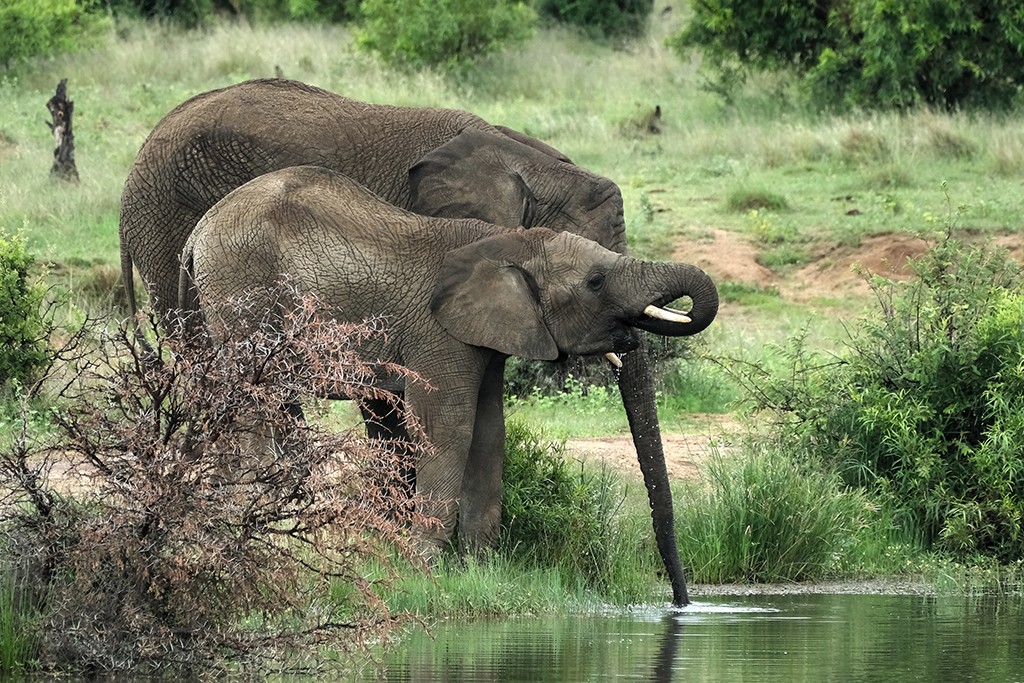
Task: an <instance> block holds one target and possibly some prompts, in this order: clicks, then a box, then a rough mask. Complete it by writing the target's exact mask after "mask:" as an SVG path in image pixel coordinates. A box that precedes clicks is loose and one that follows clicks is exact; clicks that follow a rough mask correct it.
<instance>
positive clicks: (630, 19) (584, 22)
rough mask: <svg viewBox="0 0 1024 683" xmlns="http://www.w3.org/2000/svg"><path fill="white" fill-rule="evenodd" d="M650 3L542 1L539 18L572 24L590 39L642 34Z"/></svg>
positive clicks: (642, 0) (629, 0)
mask: <svg viewBox="0 0 1024 683" xmlns="http://www.w3.org/2000/svg"><path fill="white" fill-rule="evenodd" d="M652 9H654V2H653V0H542V2H541V3H540V11H541V13H542V14H544V15H547V16H549V17H552V18H554V19H556V20H558V21H561V22H564V23H567V24H572V25H573V26H577V27H579V28H581V29H583V30H584V31H585V32H587V33H588V34H590V35H591V36H594V37H607V38H619V37H634V36H639V35H641V34H643V32H644V30H645V29H646V27H647V18H648V17H649V16H650V15H651V10H652Z"/></svg>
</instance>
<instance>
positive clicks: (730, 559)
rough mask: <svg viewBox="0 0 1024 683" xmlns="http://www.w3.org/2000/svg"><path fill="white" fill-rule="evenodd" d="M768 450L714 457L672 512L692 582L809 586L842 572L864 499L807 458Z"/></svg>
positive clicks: (863, 520) (863, 515)
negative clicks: (704, 477) (702, 477)
mask: <svg viewBox="0 0 1024 683" xmlns="http://www.w3.org/2000/svg"><path fill="white" fill-rule="evenodd" d="M794 455H795V454H792V453H787V452H784V451H783V450H781V449H777V448H772V447H755V448H752V449H750V450H749V451H748V452H746V453H744V454H742V455H735V456H729V457H715V458H712V459H711V460H710V461H709V462H708V465H707V466H706V468H705V469H704V472H705V474H706V475H707V483H706V484H705V482H703V481H701V482H691V483H690V484H689V488H688V490H687V491H686V493H685V495H684V496H682V497H681V498H682V500H685V501H686V504H685V505H683V506H680V508H679V510H678V511H677V514H676V537H677V539H678V543H679V554H680V556H681V557H684V558H686V562H687V564H688V565H689V567H688V571H689V572H690V578H691V580H693V581H698V582H702V583H703V582H708V583H725V582H734V581H755V582H759V581H775V582H779V581H783V582H788V581H809V580H815V579H822V578H826V577H828V576H829V575H831V574H833V573H835V572H837V571H838V570H839V569H841V565H842V563H843V562H844V561H846V558H847V556H848V555H849V554H850V551H851V550H852V548H853V547H854V545H855V543H856V537H857V534H858V533H859V531H860V530H861V529H862V528H863V527H864V526H866V525H867V523H868V520H869V519H870V517H871V514H872V510H871V505H870V504H869V502H868V500H867V498H866V497H865V496H864V495H862V494H859V493H856V492H852V491H848V490H846V487H845V486H844V485H843V483H842V482H841V481H840V480H839V478H838V477H837V476H835V475H829V474H825V473H822V472H821V471H820V470H818V469H815V468H813V467H810V466H808V465H807V464H806V463H807V462H808V459H807V458H806V457H804V458H800V457H799V456H796V457H794Z"/></svg>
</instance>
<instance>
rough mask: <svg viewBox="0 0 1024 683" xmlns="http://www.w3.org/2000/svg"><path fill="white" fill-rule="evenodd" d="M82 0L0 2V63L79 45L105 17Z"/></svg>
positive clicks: (50, 53) (15, 0) (13, 61)
mask: <svg viewBox="0 0 1024 683" xmlns="http://www.w3.org/2000/svg"><path fill="white" fill-rule="evenodd" d="M91 7H92V3H90V2H87V1H82V0H4V1H3V2H0V66H7V67H10V66H11V65H13V64H14V63H16V62H18V61H20V60H24V59H29V58H31V57H36V56H39V55H53V54H58V53H60V52H66V51H70V50H74V49H76V48H78V47H81V46H82V45H83V44H84V43H86V42H87V41H88V40H89V39H90V37H91V36H92V35H94V34H95V33H96V32H97V31H98V30H99V29H100V28H101V27H102V26H104V25H105V22H106V19H105V18H104V17H103V16H101V15H100V14H98V13H94V12H90V11H89V10H90V8H91Z"/></svg>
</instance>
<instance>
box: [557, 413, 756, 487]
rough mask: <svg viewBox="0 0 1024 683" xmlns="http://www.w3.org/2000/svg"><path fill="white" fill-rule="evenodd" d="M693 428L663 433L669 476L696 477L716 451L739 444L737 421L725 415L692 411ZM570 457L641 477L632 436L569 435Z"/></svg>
mask: <svg viewBox="0 0 1024 683" xmlns="http://www.w3.org/2000/svg"><path fill="white" fill-rule="evenodd" d="M692 417H693V419H694V421H695V426H694V428H693V431H691V432H687V433H686V434H662V436H661V441H662V444H663V446H664V449H665V467H666V468H667V469H668V476H669V478H670V479H695V478H697V477H699V475H700V466H701V465H702V464H703V463H704V462H706V461H707V459H708V458H710V457H712V456H713V455H715V454H720V455H723V454H727V453H731V452H734V451H735V450H737V448H738V435H739V433H740V429H741V428H740V425H739V423H737V422H736V421H735V420H734V419H733V418H732V417H730V416H728V415H711V414H708V415H694V416H692ZM565 446H566V454H567V455H568V456H569V457H572V458H576V459H579V460H583V461H586V462H592V463H595V464H599V465H601V466H603V467H607V468H609V469H611V470H613V471H615V472H618V473H620V474H623V475H625V476H627V477H634V478H636V479H640V478H641V474H640V467H639V465H638V464H637V461H636V449H635V448H634V447H633V439H632V437H630V436H629V435H628V434H627V435H625V436H602V437H596V438H590V439H572V440H570V441H568V442H566V444H565Z"/></svg>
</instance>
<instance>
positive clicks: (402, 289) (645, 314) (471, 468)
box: [178, 166, 717, 551]
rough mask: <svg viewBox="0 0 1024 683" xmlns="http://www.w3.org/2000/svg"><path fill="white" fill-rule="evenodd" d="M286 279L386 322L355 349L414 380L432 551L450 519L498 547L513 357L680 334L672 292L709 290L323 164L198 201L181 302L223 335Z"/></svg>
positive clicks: (697, 297) (352, 312)
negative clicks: (392, 196)
mask: <svg viewBox="0 0 1024 683" xmlns="http://www.w3.org/2000/svg"><path fill="white" fill-rule="evenodd" d="M282 277H286V278H287V280H288V282H289V283H290V284H291V285H292V286H294V287H295V288H296V289H297V290H298V291H299V292H303V293H305V292H309V293H312V294H314V295H315V296H316V297H317V299H318V301H319V302H320V303H321V305H323V306H324V307H325V309H326V310H327V311H328V314H329V316H330V317H331V318H333V319H335V320H337V321H339V322H361V321H363V320H366V319H374V320H381V321H383V324H384V328H385V332H386V333H385V334H384V335H380V336H377V337H374V338H372V339H370V340H369V341H365V342H363V343H362V344H361V345H360V347H359V349H358V351H359V353H360V355H361V356H363V357H364V358H365V359H366V360H367V361H369V362H372V363H377V362H394V363H398V364H400V365H402V366H404V367H406V368H408V369H409V370H411V371H412V372H413V373H414V376H415V377H417V378H422V381H419V380H416V381H410V382H407V383H406V386H405V391H404V397H405V398H404V402H405V405H406V408H407V410H408V411H409V412H411V413H412V414H413V415H414V416H415V417H416V418H417V421H418V423H419V424H420V425H421V426H422V429H423V433H424V434H425V436H426V437H427V439H428V440H429V442H430V443H431V445H432V447H433V448H434V449H435V450H434V451H433V452H432V453H431V454H430V455H428V456H427V457H423V458H421V459H420V460H419V461H418V462H416V464H415V465H416V479H415V486H416V492H417V494H419V495H420V496H421V500H423V501H424V509H423V511H424V512H425V513H426V514H427V515H428V516H430V517H435V518H437V519H438V520H440V526H438V527H428V528H426V529H423V530H419V533H420V535H421V537H422V539H423V540H424V541H426V543H425V545H426V547H427V548H428V549H436V548H438V547H441V546H444V545H446V544H447V543H449V542H450V541H451V540H453V535H454V530H455V528H456V522H457V524H458V526H457V528H458V538H457V541H458V544H459V546H460V548H461V549H463V550H469V551H473V550H478V549H481V548H488V547H492V546H493V545H494V544H495V542H496V541H497V538H498V531H499V527H500V521H501V490H502V489H501V484H502V481H501V480H502V467H503V458H504V441H505V426H504V425H505V422H504V408H503V395H502V394H503V392H502V383H503V382H502V374H503V370H504V364H505V359H506V358H507V357H508V356H510V355H515V356H520V357H523V358H529V359H539V360H556V359H558V358H560V357H564V356H566V355H569V354H571V355H591V354H602V353H625V352H629V351H633V350H636V349H637V348H639V346H640V336H639V332H638V331H639V330H646V331H649V332H653V333H655V334H664V335H681V334H686V332H687V325H688V324H690V322H689V319H688V318H687V316H685V315H684V314H682V313H680V312H679V311H676V310H674V309H669V308H666V306H667V304H669V303H671V302H672V301H674V300H675V299H677V298H679V297H683V296H688V297H690V298H691V299H692V300H693V301H694V302H695V304H694V305H695V306H696V307H702V306H707V305H708V303H707V300H708V299H709V298H711V299H717V291H716V289H715V286H714V284H713V282H712V281H711V279H710V278H709V277H708V275H707V274H706V273H704V272H703V271H702V270H700V269H699V268H697V267H696V266H693V265H690V264H678V263H658V262H649V261H641V260H638V259H634V258H632V257H629V256H625V255H622V254H619V253H617V252H613V251H611V250H608V249H605V248H604V247H602V246H601V245H600V244H598V243H596V242H594V241H593V240H589V239H586V238H583V237H580V236H579V235H575V234H573V233H569V232H565V231H553V230H550V229H548V228H545V227H534V228H506V227H502V226H496V225H494V224H491V223H486V222H484V221H480V220H477V219H455V218H436V217H427V216H422V215H419V214H414V213H411V212H408V211H405V210H403V209H400V208H398V207H395V206H393V205H391V204H389V203H387V202H385V201H383V200H382V199H381V198H380V197H378V196H376V195H375V194H373V193H372V192H370V191H369V190H367V189H366V188H364V187H362V186H361V185H359V184H358V183H356V182H355V181H353V180H352V179H350V178H348V177H347V176H344V175H341V174H339V173H336V172H334V171H331V170H330V169H326V168H322V167H318V166H299V167H291V168H286V169H282V170H279V171H272V172H270V173H267V174H265V175H262V176H260V177H258V178H256V179H254V180H251V181H249V182H248V183H246V184H245V185H242V186H241V187H239V188H237V189H235V190H233V191H232V192H230V193H229V194H228V195H227V196H226V197H224V199H222V200H221V201H219V202H218V203H217V204H215V205H214V206H213V207H212V208H211V209H210V210H209V211H207V212H206V214H205V215H204V216H203V217H202V218H201V219H200V220H199V222H198V223H197V225H196V227H195V230H194V231H193V232H192V233H191V235H190V236H189V238H188V240H187V242H186V243H185V246H184V248H183V251H182V260H181V269H180V271H179V299H178V306H179V307H180V308H182V309H183V310H198V311H200V312H201V313H202V318H204V319H205V321H206V324H207V326H208V327H209V328H210V330H211V331H212V332H213V333H214V334H215V335H216V331H217V330H218V329H220V328H222V326H223V323H224V322H225V321H226V320H227V319H228V317H231V316H237V315H243V316H244V315H246V314H245V313H238V312H237V310H236V309H232V308H231V307H230V306H225V305H224V304H226V303H228V302H230V301H232V300H237V299H238V298H241V297H243V296H246V297H251V296H252V292H254V291H255V292H267V295H268V297H269V298H268V299H267V301H279V300H278V299H277V298H276V294H275V289H274V285H275V283H277V282H279V281H280V280H281V278H282ZM258 308H260V307H258ZM244 310H248V311H251V310H252V309H251V308H246V309H244ZM260 310H262V308H260Z"/></svg>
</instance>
